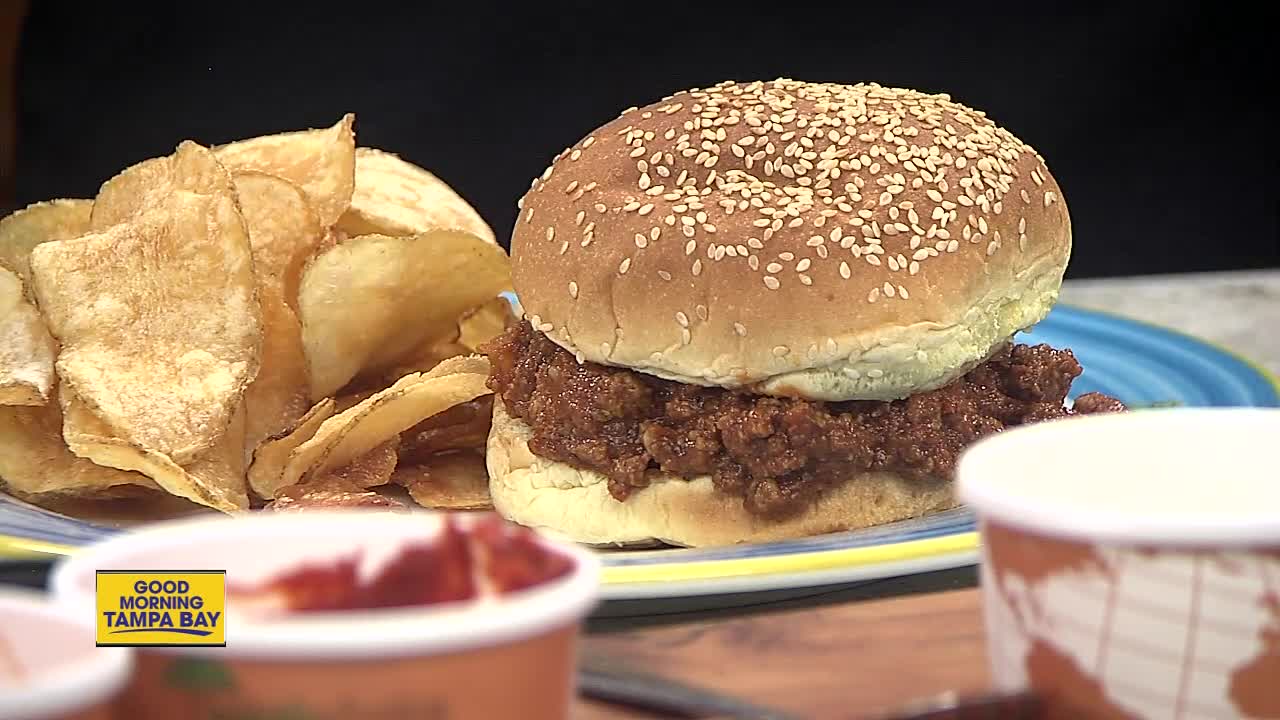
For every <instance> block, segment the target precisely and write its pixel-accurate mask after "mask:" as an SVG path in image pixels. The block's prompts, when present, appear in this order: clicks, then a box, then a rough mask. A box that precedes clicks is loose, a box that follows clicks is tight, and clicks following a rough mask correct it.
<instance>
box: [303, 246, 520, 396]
mask: <svg viewBox="0 0 1280 720" xmlns="http://www.w3.org/2000/svg"><path fill="white" fill-rule="evenodd" d="M510 284H511V271H510V262H509V260H508V258H507V255H506V252H504V251H503V250H502V248H500V247H497V246H496V245H492V244H490V243H488V242H486V241H484V240H482V239H480V238H479V237H476V236H475V235H472V234H470V233H466V232H462V231H457V230H435V231H431V232H427V233H423V234H421V235H416V236H414V237H409V238H394V237H389V236H386V235H365V236H362V237H357V238H352V239H350V240H347V241H346V242H344V243H342V244H341V245H337V246H335V247H333V248H330V249H329V250H328V251H327V252H324V253H322V254H321V255H319V256H317V257H316V258H315V259H314V260H312V261H311V263H310V264H309V265H308V266H307V268H306V270H304V271H303V276H302V285H301V287H300V289H299V296H298V308H299V317H300V318H301V319H302V340H303V345H304V347H305V348H306V354H307V363H308V367H309V370H310V377H311V397H312V398H313V399H318V398H322V397H328V396H330V395H332V394H333V393H335V392H337V391H338V390H339V389H340V388H342V387H343V386H344V385H346V384H347V382H348V381H350V380H351V379H352V378H354V377H356V375H358V374H361V373H362V372H369V371H374V370H378V369H383V368H388V367H392V366H395V365H396V363H397V361H399V360H401V359H403V358H404V357H405V356H406V355H408V354H411V353H412V352H413V350H414V349H415V348H419V347H422V346H424V345H426V344H429V343H431V342H432V341H434V340H436V339H438V338H443V337H446V336H448V335H449V334H451V333H454V332H456V331H457V322H458V318H459V317H460V316H461V315H462V314H463V313H465V312H467V311H468V310H471V309H472V308H475V307H478V306H479V305H481V304H482V303H484V302H486V301H487V300H489V299H491V298H493V297H495V296H497V295H498V294H499V293H501V292H502V291H504V290H507V289H508V288H509V286H510Z"/></svg>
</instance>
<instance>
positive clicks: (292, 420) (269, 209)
mask: <svg viewBox="0 0 1280 720" xmlns="http://www.w3.org/2000/svg"><path fill="white" fill-rule="evenodd" d="M234 181H235V184H236V190H237V191H238V193H239V196H240V209H241V212H242V213H243V215H244V219H245V226H246V227H247V228H248V230H249V244H250V246H251V247H252V249H253V274H254V278H255V280H256V283H257V287H258V301H259V303H260V305H261V308H262V358H261V365H260V368H259V370H258V375H257V377H256V378H255V379H254V381H253V383H252V384H251V385H249V388H248V390H246V392H245V404H246V407H247V410H248V429H247V431H246V451H247V452H252V450H253V449H254V448H256V447H257V446H258V444H259V443H260V442H262V441H263V440H264V439H266V438H268V437H271V436H273V435H276V434H278V433H280V432H281V431H282V430H285V429H287V428H291V427H293V426H294V425H295V424H296V423H297V421H298V420H299V418H301V417H302V416H303V415H304V414H305V413H306V412H307V409H308V408H309V407H310V406H311V400H310V392H309V391H310V388H309V384H308V382H307V359H306V356H305V354H304V353H303V349H302V324H301V323H300V322H299V321H298V316H297V315H296V314H295V313H294V311H293V309H292V308H290V307H289V305H288V303H287V301H286V295H285V293H286V288H285V283H286V282H287V280H288V278H289V277H290V276H292V277H297V276H298V274H299V273H300V272H301V264H302V261H303V260H304V259H305V258H306V257H307V256H308V255H309V254H310V252H311V251H312V249H313V248H314V247H315V246H316V244H317V243H319V242H320V239H321V236H322V235H323V233H322V231H321V228H320V221H319V220H318V219H316V215H315V211H313V210H312V209H311V206H310V203H308V201H307V198H306V196H305V195H304V194H303V193H302V191H301V190H299V189H298V188H297V187H295V186H294V185H293V184H292V183H290V182H288V181H287V180H282V179H280V178H277V177H275V176H273V175H266V174H264V173H259V172H243V173H237V174H236V175H235V176H234Z"/></svg>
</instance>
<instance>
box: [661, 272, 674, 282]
mask: <svg viewBox="0 0 1280 720" xmlns="http://www.w3.org/2000/svg"><path fill="white" fill-rule="evenodd" d="M658 277H660V278H662V279H663V280H665V281H667V282H670V281H671V273H669V272H667V271H666V270H659V271H658Z"/></svg>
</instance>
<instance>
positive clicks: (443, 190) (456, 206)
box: [338, 147, 497, 244]
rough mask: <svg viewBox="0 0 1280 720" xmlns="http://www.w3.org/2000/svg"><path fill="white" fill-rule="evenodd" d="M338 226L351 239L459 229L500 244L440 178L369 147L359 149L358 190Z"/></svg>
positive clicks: (463, 201) (357, 164)
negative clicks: (364, 236)
mask: <svg viewBox="0 0 1280 720" xmlns="http://www.w3.org/2000/svg"><path fill="white" fill-rule="evenodd" d="M338 227H340V228H342V229H343V230H345V231H347V233H349V234H351V235H353V236H355V235H371V234H378V235H393V236H407V235H417V234H418V233H422V232H426V231H428V230H436V229H442V228H443V229H455V228H456V229H459V230H466V231H467V232H469V233H472V234H474V235H477V236H479V237H481V238H484V239H485V240H488V241H489V242H491V243H494V244H497V239H496V238H495V237H494V234H493V228H491V227H489V224H488V223H486V222H485V221H484V218H482V217H480V213H478V212H476V210H475V208H473V207H471V205H470V204H468V203H467V201H466V200H464V199H463V198H462V196H461V195H459V194H458V193H457V192H456V191H455V190H454V189H453V188H451V187H449V185H448V184H446V183H445V182H444V181H442V180H440V178H438V177H436V176H435V175H432V174H431V173H429V172H427V171H426V170H423V169H422V168H420V167H418V166H417V165H414V164H413V163H409V162H406V161H404V160H403V159H401V158H400V157H399V156H397V155H395V154H393V153H389V152H383V151H382V150H376V149H374V148H367V147H362V148H357V149H356V188H355V192H354V193H353V194H352V195H351V208H350V209H349V210H347V212H346V213H345V214H343V216H342V217H341V218H340V219H339V220H338Z"/></svg>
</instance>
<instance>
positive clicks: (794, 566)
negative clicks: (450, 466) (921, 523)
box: [602, 532, 978, 585]
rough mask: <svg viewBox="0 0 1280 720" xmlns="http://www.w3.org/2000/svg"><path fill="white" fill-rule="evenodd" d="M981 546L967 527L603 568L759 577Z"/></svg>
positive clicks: (640, 578) (659, 578)
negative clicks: (847, 544)
mask: <svg viewBox="0 0 1280 720" xmlns="http://www.w3.org/2000/svg"><path fill="white" fill-rule="evenodd" d="M977 549H978V533H976V532H966V533H957V534H955V535H944V536H942V537H936V538H928V539H925V540H912V541H909V542H901V543H892V544H888V545H871V546H868V547H860V548H847V549H844V550H821V551H815V552H809V553H803V554H799V555H775V556H772V557H755V558H738V559H735V560H708V561H705V562H686V563H680V562H675V563H670V564H661V565H634V566H622V567H605V568H603V570H602V574H603V577H604V583H605V584H606V585H629V584H632V583H656V582H678V581H689V580H712V579H720V578H730V577H760V576H762V575H778V574H790V573H801V572H816V571H820V570H836V569H839V568H848V567H865V566H870V565H880V564H884V563H891V562H903V561H906V560H919V559H923V558H930V557H941V556H944V555H952V554H955V553H961V552H970V551H973V550H977Z"/></svg>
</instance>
